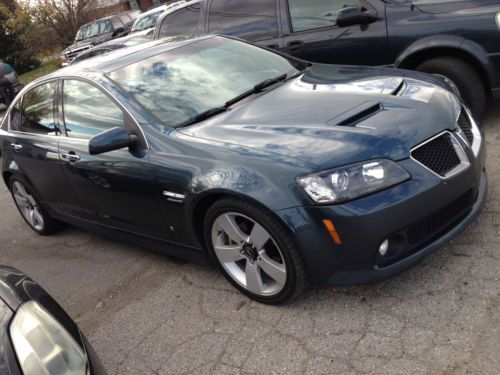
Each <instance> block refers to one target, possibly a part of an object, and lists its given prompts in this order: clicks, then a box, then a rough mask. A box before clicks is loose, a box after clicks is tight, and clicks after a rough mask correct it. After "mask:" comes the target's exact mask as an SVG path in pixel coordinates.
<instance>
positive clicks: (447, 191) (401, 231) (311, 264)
mask: <svg viewBox="0 0 500 375" xmlns="http://www.w3.org/2000/svg"><path fill="white" fill-rule="evenodd" d="M484 154H485V152H484V146H481V150H480V153H479V155H478V156H477V158H474V157H473V156H472V154H471V155H470V156H469V157H470V158H471V160H473V162H472V163H471V165H470V166H469V168H468V169H467V170H465V171H463V172H461V173H460V174H457V175H455V176H453V177H452V178H449V179H445V180H443V179H440V178H439V177H437V176H433V175H431V174H429V171H428V170H426V169H425V168H422V166H420V165H418V164H417V163H415V162H414V161H413V160H411V159H408V160H404V161H401V162H400V165H402V166H403V167H404V168H405V169H406V170H407V171H409V172H410V174H411V175H412V179H411V180H409V181H407V182H404V183H402V184H400V185H398V186H395V187H393V188H390V189H387V190H385V191H382V192H379V193H376V194H373V195H371V196H367V197H364V198H361V199H358V200H355V201H352V202H348V203H346V204H340V205H334V206H306V207H294V208H290V209H285V210H281V211H278V212H277V214H278V215H279V216H280V217H281V219H282V220H283V221H284V222H285V223H286V224H287V225H288V227H289V228H290V229H291V230H292V231H293V232H294V234H295V236H296V239H297V242H298V245H299V248H300V249H301V252H302V255H303V258H304V260H305V262H306V264H307V266H308V269H309V272H310V274H311V277H312V278H313V280H314V281H315V282H316V283H317V284H323V285H325V284H327V285H355V284H367V283H373V282H378V281H382V280H385V279H387V278H390V277H393V276H396V275H398V274H400V273H402V272H403V271H405V270H407V269H409V268H411V267H413V266H414V265H416V264H418V263H419V262H420V261H421V260H422V259H423V258H425V257H426V256H427V255H429V254H430V253H432V252H433V251H435V250H437V249H438V248H439V247H441V246H442V245H444V244H445V243H447V242H448V241H450V240H451V239H452V238H454V237H455V236H456V235H458V234H459V233H460V232H461V231H462V230H463V229H464V228H466V227H467V226H468V225H469V224H470V223H472V222H473V221H474V220H475V219H476V217H477V216H478V215H479V214H480V213H481V211H482V209H483V207H484V205H485V202H486V196H487V178H486V171H485V170H484ZM324 219H329V220H331V221H332V222H333V223H334V225H335V227H336V230H337V232H338V233H339V235H340V238H341V240H342V243H341V244H340V245H337V244H335V243H334V241H333V240H332V238H331V237H330V235H329V233H328V232H327V231H326V229H325V227H324V225H323V223H322V221H323V220H324ZM386 238H391V239H392V238H395V239H398V241H399V244H398V250H399V251H398V252H397V253H396V254H395V255H394V256H393V257H389V258H382V257H380V255H379V253H378V249H379V246H380V244H381V243H382V242H383V241H384V240H385V239H386Z"/></svg>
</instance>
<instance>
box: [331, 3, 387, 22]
mask: <svg viewBox="0 0 500 375" xmlns="http://www.w3.org/2000/svg"><path fill="white" fill-rule="evenodd" d="M377 19H378V17H377V16H375V15H374V14H371V13H369V12H367V11H363V10H362V9H361V8H360V7H359V6H358V5H350V6H346V7H345V8H342V9H340V10H339V11H338V13H337V26H339V27H345V26H352V25H366V24H368V23H372V22H375V21H376V20H377Z"/></svg>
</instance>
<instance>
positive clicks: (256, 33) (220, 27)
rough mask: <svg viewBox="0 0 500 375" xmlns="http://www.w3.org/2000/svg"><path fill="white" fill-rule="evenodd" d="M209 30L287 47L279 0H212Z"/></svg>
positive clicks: (209, 13) (206, 24)
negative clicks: (281, 30)
mask: <svg viewBox="0 0 500 375" xmlns="http://www.w3.org/2000/svg"><path fill="white" fill-rule="evenodd" d="M207 14H208V17H207V18H206V20H205V30H206V31H207V33H208V34H221V35H230V36H236V37H238V38H242V39H246V40H249V41H251V42H254V43H256V44H259V45H261V46H265V47H270V48H274V49H281V48H282V47H283V43H282V39H281V37H280V25H281V23H280V21H279V19H278V16H279V4H278V1H277V0H252V1H244V0H212V1H211V2H210V3H209V4H208V12H207Z"/></svg>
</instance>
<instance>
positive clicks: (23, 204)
mask: <svg viewBox="0 0 500 375" xmlns="http://www.w3.org/2000/svg"><path fill="white" fill-rule="evenodd" d="M9 189H10V192H11V194H12V199H13V200H14V203H15V205H16V207H17V209H18V211H19V213H20V214H21V216H22V217H23V219H24V221H26V223H27V224H28V225H29V227H30V228H31V229H33V230H34V231H35V232H36V233H38V234H41V235H49V234H52V233H54V232H56V231H57V230H58V229H59V228H60V227H61V223H60V222H59V221H57V220H54V219H52V218H51V217H50V215H49V214H48V213H47V211H46V210H45V208H43V206H42V205H41V204H40V201H39V200H38V198H37V197H36V196H35V195H34V194H33V193H32V192H31V189H29V188H28V187H27V186H26V184H25V183H24V182H23V181H21V180H20V179H18V178H17V177H11V178H10V180H9Z"/></svg>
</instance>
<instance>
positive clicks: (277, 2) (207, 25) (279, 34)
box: [200, 0, 288, 42]
mask: <svg viewBox="0 0 500 375" xmlns="http://www.w3.org/2000/svg"><path fill="white" fill-rule="evenodd" d="M214 1H215V0H209V1H205V2H202V3H203V4H204V6H205V7H206V9H201V10H200V11H202V12H203V11H204V13H205V20H204V31H205V34H208V33H209V30H210V9H212V5H213V3H214ZM280 1H281V0H274V7H275V12H276V17H275V21H276V35H274V36H268V37H264V38H259V39H256V40H254V41H253V42H265V41H266V40H273V39H279V38H281V37H282V32H281V31H282V30H281V29H282V28H281V14H280V13H281V12H280ZM287 6H288V4H287ZM238 37H239V36H238Z"/></svg>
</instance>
